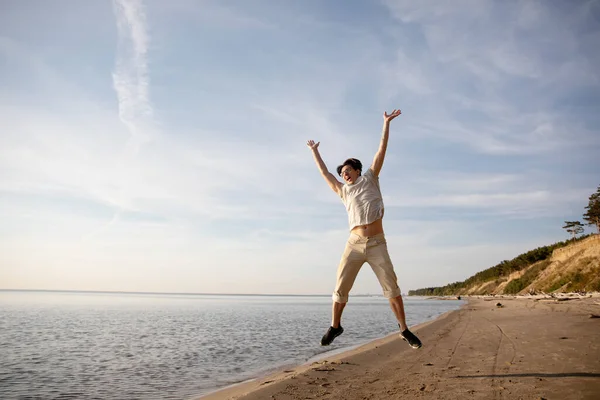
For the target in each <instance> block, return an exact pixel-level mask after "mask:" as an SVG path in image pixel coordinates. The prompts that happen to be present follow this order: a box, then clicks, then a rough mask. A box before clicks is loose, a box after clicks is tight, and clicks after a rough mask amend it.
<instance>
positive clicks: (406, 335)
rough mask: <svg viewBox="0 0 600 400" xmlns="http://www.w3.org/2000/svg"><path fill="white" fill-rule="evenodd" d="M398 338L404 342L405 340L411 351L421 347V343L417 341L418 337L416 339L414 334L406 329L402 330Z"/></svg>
mask: <svg viewBox="0 0 600 400" xmlns="http://www.w3.org/2000/svg"><path fill="white" fill-rule="evenodd" d="M400 337H401V338H402V339H404V340H406V341H407V342H408V344H409V345H410V347H412V348H413V349H418V348H420V347H421V346H423V345H422V344H421V341H420V340H419V338H418V337H416V336H415V335H414V333H412V332H411V331H409V330H408V328H406V329H405V330H403V331H402V332H400Z"/></svg>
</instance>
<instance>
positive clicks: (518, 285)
mask: <svg viewBox="0 0 600 400" xmlns="http://www.w3.org/2000/svg"><path fill="white" fill-rule="evenodd" d="M548 265H550V260H544V261H541V262H539V263H537V264H536V265H534V266H532V267H531V268H529V269H528V270H527V271H525V273H524V274H523V276H522V277H520V278H517V279H513V280H512V281H510V282H508V284H507V285H506V287H505V288H504V293H507V294H516V293H519V292H520V291H521V290H523V289H525V288H526V287H527V286H529V285H531V283H532V282H533V281H534V280H535V278H537V276H538V275H539V274H540V272H542V271H543V270H545V269H546V268H547V267H548Z"/></svg>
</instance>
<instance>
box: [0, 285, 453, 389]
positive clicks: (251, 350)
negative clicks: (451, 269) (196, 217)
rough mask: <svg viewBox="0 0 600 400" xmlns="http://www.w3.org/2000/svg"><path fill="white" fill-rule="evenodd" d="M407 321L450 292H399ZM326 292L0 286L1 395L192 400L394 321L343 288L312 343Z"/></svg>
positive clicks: (431, 311)
mask: <svg viewBox="0 0 600 400" xmlns="http://www.w3.org/2000/svg"><path fill="white" fill-rule="evenodd" d="M404 303H405V309H406V314H407V322H408V324H409V325H415V324H418V323H421V322H425V321H427V320H431V319H433V318H435V317H437V316H439V315H441V314H443V313H445V312H447V311H450V310H453V309H457V308H458V307H459V306H460V305H461V304H462V302H461V301H439V300H429V299H424V298H412V297H406V296H405V297H404ZM330 313H331V298H330V297H329V296H263V295H260V296H259V295H252V296H249V295H177V294H140V293H98V292H34V291H22V292H21V291H0V398H1V399H6V400H8V399H193V398H197V397H199V396H200V395H202V394H205V393H208V392H211V391H214V390H216V389H219V388H222V387H225V386H228V385H231V384H233V383H237V382H241V381H244V380H247V379H251V378H254V377H256V376H260V375H261V374H265V373H267V372H269V371H272V370H274V369H277V368H281V367H284V366H291V365H296V364H301V363H304V362H306V361H307V360H309V359H312V358H314V357H317V356H319V355H321V356H323V355H325V354H324V353H325V352H329V351H340V350H343V349H344V348H349V347H352V346H357V345H360V344H363V343H366V342H368V341H370V340H373V339H376V338H380V337H383V336H386V335H388V334H390V333H392V332H396V331H398V327H397V324H396V323H395V318H394V316H393V314H392V311H391V309H390V307H389V304H388V302H387V300H386V299H385V298H382V297H377V296H373V297H371V296H353V297H351V299H350V302H349V303H348V306H347V307H346V309H345V310H344V318H343V326H344V330H345V331H344V334H343V335H341V336H340V337H338V338H336V339H335V341H334V343H333V344H332V345H331V346H328V347H322V346H320V343H319V341H320V339H321V336H322V335H323V334H324V333H325V331H326V330H327V328H328V327H329V324H330Z"/></svg>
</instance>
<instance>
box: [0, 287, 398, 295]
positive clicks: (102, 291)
mask: <svg viewBox="0 0 600 400" xmlns="http://www.w3.org/2000/svg"><path fill="white" fill-rule="evenodd" d="M0 292H54V293H101V294H162V295H179V296H272V297H284V296H287V297H331V294H283V293H275V294H273V293H200V292H198V293H194V292H135V291H120V290H77V289H4V288H0ZM403 295H408V294H404V293H403ZM353 296H354V297H367V296H370V297H374V296H380V297H383V295H382V294H370V293H364V294H354V295H353Z"/></svg>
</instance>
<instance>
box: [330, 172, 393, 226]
mask: <svg viewBox="0 0 600 400" xmlns="http://www.w3.org/2000/svg"><path fill="white" fill-rule="evenodd" d="M340 197H341V198H342V202H343V203H344V205H345V206H346V211H348V224H349V225H350V230H352V229H353V228H354V227H356V226H359V225H368V224H370V223H372V222H375V221H377V220H378V219H379V218H382V217H383V211H384V207H383V197H382V196H381V189H380V188H379V178H378V177H377V176H375V174H374V173H373V170H372V169H371V168H369V169H368V170H367V172H365V174H364V175H361V176H359V177H358V179H357V180H356V182H354V183H353V184H349V183H344V185H343V186H342V189H341V191H340Z"/></svg>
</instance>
